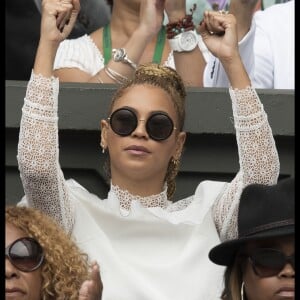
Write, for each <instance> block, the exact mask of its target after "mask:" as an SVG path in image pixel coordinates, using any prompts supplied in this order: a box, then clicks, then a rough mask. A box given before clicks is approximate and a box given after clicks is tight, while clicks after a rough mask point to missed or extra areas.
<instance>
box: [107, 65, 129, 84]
mask: <svg viewBox="0 0 300 300" xmlns="http://www.w3.org/2000/svg"><path fill="white" fill-rule="evenodd" d="M104 71H105V73H106V75H107V76H108V77H110V78H111V79H112V80H113V81H115V82H117V83H119V84H123V83H125V82H127V81H128V78H127V77H125V76H123V75H122V74H120V73H118V72H116V71H114V70H113V69H111V68H109V67H107V66H105V67H104Z"/></svg>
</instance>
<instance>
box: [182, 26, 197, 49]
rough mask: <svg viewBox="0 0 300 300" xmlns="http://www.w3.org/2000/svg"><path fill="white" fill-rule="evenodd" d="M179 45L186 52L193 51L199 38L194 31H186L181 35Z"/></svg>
mask: <svg viewBox="0 0 300 300" xmlns="http://www.w3.org/2000/svg"><path fill="white" fill-rule="evenodd" d="M179 44H180V47H181V48H182V49H183V50H184V51H191V50H193V49H194V48H195V47H196V46H197V44H198V36H197V34H196V33H195V32H194V31H191V30H190V31H185V32H183V33H182V35H181V38H180V40H179Z"/></svg>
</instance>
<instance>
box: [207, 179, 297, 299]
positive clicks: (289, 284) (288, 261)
mask: <svg viewBox="0 0 300 300" xmlns="http://www.w3.org/2000/svg"><path fill="white" fill-rule="evenodd" d="M294 214H295V180H294V179H293V178H288V179H283V180H281V181H279V182H278V184H276V185H272V186H267V185H259V184H252V185H249V186H247V187H246V188H245V189H244V191H243V193H242V195H241V199H240V206H239V214H238V238H237V239H234V240H230V241H226V242H224V243H221V244H219V245H217V246H216V247H214V248H213V249H211V251H210V252H209V258H210V260H211V261H213V262H214V263H216V264H218V265H223V266H227V269H226V271H225V276H224V277H225V289H224V292H223V295H222V299H224V300H246V299H247V300H269V299H286V300H291V299H295V236H294V234H295V225H294V221H295V217H294Z"/></svg>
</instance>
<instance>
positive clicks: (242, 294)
mask: <svg viewBox="0 0 300 300" xmlns="http://www.w3.org/2000/svg"><path fill="white" fill-rule="evenodd" d="M244 285H245V283H244V281H243V282H242V285H241V300H244Z"/></svg>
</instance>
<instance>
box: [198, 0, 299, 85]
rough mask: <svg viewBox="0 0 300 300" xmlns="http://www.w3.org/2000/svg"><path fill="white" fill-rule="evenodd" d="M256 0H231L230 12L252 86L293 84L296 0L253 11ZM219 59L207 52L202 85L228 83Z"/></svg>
mask: <svg viewBox="0 0 300 300" xmlns="http://www.w3.org/2000/svg"><path fill="white" fill-rule="evenodd" d="M256 4H257V0H249V1H243V0H231V2H230V7H229V12H230V13H232V14H234V15H235V16H236V18H237V22H238V39H239V51H240V55H241V57H242V60H243V63H244V65H245V68H246V70H247V72H248V74H249V75H250V79H251V81H252V84H253V86H254V87H255V88H264V89H294V88H295V78H294V77H295V35H294V33H295V1H294V0H291V1H288V2H286V3H281V4H274V5H272V6H270V7H268V8H266V9H265V10H258V11H257V12H255V13H254V14H253V12H254V9H255V6H256ZM228 84H229V81H228V77H227V75H226V72H225V70H224V68H223V67H222V65H221V63H220V61H219V60H218V59H217V58H216V57H214V56H213V55H211V56H210V58H209V60H208V63H207V65H206V67H205V72H204V86H205V87H227V86H228Z"/></svg>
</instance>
